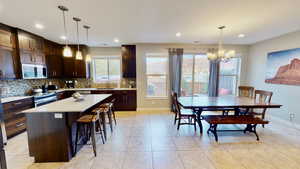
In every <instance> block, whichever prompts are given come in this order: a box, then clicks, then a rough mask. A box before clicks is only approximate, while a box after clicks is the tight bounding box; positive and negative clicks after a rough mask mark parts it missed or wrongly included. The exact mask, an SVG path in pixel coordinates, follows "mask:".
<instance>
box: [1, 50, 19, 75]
mask: <svg viewBox="0 0 300 169" xmlns="http://www.w3.org/2000/svg"><path fill="white" fill-rule="evenodd" d="M13 55H14V52H13V50H12V49H2V48H0V79H14V78H16V72H15V69H14V60H13V59H14V57H13Z"/></svg>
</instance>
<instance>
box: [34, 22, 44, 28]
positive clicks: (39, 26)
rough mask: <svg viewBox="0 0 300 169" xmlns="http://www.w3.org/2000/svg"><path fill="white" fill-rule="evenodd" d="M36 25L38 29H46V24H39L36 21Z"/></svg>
mask: <svg viewBox="0 0 300 169" xmlns="http://www.w3.org/2000/svg"><path fill="white" fill-rule="evenodd" d="M35 27H36V28H37V29H44V25H42V24H39V23H36V24H35Z"/></svg>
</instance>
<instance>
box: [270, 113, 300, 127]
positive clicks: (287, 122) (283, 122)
mask: <svg viewBox="0 0 300 169" xmlns="http://www.w3.org/2000/svg"><path fill="white" fill-rule="evenodd" d="M269 118H270V122H271V123H272V121H273V120H274V121H275V122H278V123H281V124H283V125H286V126H289V127H291V128H294V129H297V130H300V124H296V123H294V122H291V121H288V120H283V119H281V118H279V117H276V116H269Z"/></svg>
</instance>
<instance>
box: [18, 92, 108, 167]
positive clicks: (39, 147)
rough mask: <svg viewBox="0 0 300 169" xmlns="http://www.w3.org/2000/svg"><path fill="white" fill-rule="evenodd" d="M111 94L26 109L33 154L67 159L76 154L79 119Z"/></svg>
mask: <svg viewBox="0 0 300 169" xmlns="http://www.w3.org/2000/svg"><path fill="white" fill-rule="evenodd" d="M111 96H112V95H111V94H89V95H83V98H82V99H80V100H76V99H74V98H73V97H70V98H67V99H63V100H59V101H56V102H53V103H50V104H47V105H44V106H40V107H36V108H33V109H29V110H26V111H23V113H25V114H26V118H27V133H28V147H29V154H30V156H33V157H34V159H35V162H67V161H69V160H70V159H71V158H72V157H73V156H74V155H75V137H76V120H77V119H78V118H80V116H82V115H83V114H86V113H89V112H90V111H91V110H93V109H94V108H96V107H98V106H99V105H100V104H102V103H105V102H107V101H109V99H110V98H111Z"/></svg>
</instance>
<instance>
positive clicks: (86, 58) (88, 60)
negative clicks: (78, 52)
mask: <svg viewBox="0 0 300 169" xmlns="http://www.w3.org/2000/svg"><path fill="white" fill-rule="evenodd" d="M83 28H85V29H86V45H87V46H88V44H89V29H90V28H91V27H89V26H87V25H84V26H83ZM85 61H86V62H91V61H92V58H91V55H90V54H89V53H87V54H86V56H85Z"/></svg>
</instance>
